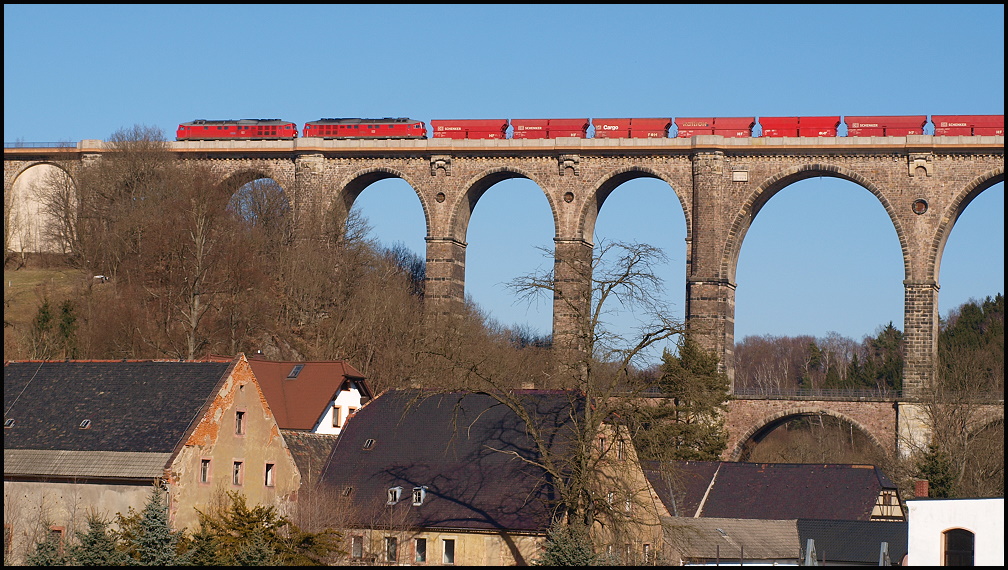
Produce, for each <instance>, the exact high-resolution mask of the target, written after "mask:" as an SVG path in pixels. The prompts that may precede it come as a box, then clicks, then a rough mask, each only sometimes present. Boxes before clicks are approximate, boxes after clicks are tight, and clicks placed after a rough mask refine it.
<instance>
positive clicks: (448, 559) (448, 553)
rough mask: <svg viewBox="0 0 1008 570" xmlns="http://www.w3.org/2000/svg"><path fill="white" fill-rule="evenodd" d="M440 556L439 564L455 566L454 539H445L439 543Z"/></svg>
mask: <svg viewBox="0 0 1008 570" xmlns="http://www.w3.org/2000/svg"><path fill="white" fill-rule="evenodd" d="M441 546H442V550H441V551H442V553H443V554H442V556H441V562H443V563H445V564H455V539H454V538H445V539H443V540H442V541H441Z"/></svg>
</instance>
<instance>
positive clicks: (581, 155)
mask: <svg viewBox="0 0 1008 570" xmlns="http://www.w3.org/2000/svg"><path fill="white" fill-rule="evenodd" d="M169 146H170V147H171V149H172V150H173V151H174V152H175V153H176V154H177V155H178V156H179V157H180V158H182V159H184V160H191V161H200V162H203V163H206V164H209V165H210V167H211V168H212V169H213V171H214V172H215V173H216V174H217V176H219V183H220V184H226V185H229V186H232V187H234V188H238V187H239V186H240V185H241V184H244V183H245V182H248V181H251V180H254V179H257V178H262V177H269V178H272V179H274V180H276V181H277V182H278V183H279V184H280V185H281V186H282V187H283V188H284V190H285V191H286V192H287V193H288V194H289V196H290V198H291V202H292V204H293V207H294V209H295V215H296V216H297V221H298V227H302V228H310V227H312V225H311V224H310V223H309V222H310V221H311V220H313V219H317V218H318V217H319V216H322V215H329V216H332V215H336V216H340V215H343V216H345V214H346V212H347V211H348V210H349V208H350V207H351V206H352V204H353V202H354V200H355V199H356V197H357V196H358V195H359V194H360V193H361V192H362V191H363V190H364V189H365V188H366V187H367V186H368V185H369V184H371V183H373V182H375V181H378V180H381V179H384V178H390V177H397V178H401V179H403V180H405V181H406V182H407V183H408V184H409V185H410V186H411V187H412V188H413V189H414V190H415V191H416V193H417V196H418V198H419V199H420V203H421V206H422V208H423V214H424V218H425V220H426V223H427V236H426V241H427V279H428V283H427V289H426V290H427V295H428V297H429V299H430V300H431V301H432V302H431V303H429V305H430V306H431V307H433V310H434V312H435V313H445V312H451V310H452V309H451V306H452V304H453V303H457V302H460V301H461V300H462V299H463V298H464V289H465V250H466V230H467V227H468V222H469V218H470V215H471V214H472V211H473V208H474V207H475V205H476V203H477V202H478V200H479V199H480V196H482V195H483V193H484V192H486V190H487V189H488V188H490V187H491V186H492V185H493V184H495V183H497V182H499V181H501V180H505V179H509V178H527V179H529V180H531V181H533V182H535V183H536V184H537V185H538V186H539V187H540V188H541V189H542V191H543V193H544V194H545V196H546V199H547V201H548V203H549V207H550V209H551V211H552V217H553V220H554V223H555V230H556V231H555V236H554V240H555V242H556V250H555V251H556V269H557V273H556V276H557V278H558V279H559V281H560V283H561V286H562V287H563V291H562V296H563V297H564V298H566V299H576V298H579V297H583V295H584V288H585V287H588V286H589V285H588V282H587V280H586V276H585V275H584V274H582V273H581V272H579V271H577V268H579V267H583V266H584V262H585V261H586V259H590V252H591V250H592V246H593V244H592V236H593V230H594V224H595V220H596V218H597V216H598V213H599V211H600V209H601V208H602V206H603V204H604V202H605V200H606V198H607V197H608V196H609V194H610V193H611V192H612V191H613V190H614V189H615V188H617V187H618V186H619V185H620V184H622V183H623V182H626V181H628V180H632V179H635V178H641V177H647V178H656V179H660V180H664V181H665V182H667V183H668V184H669V186H670V187H671V188H672V190H673V191H674V192H675V194H676V196H677V197H678V198H679V202H680V204H681V206H682V209H683V215H684V216H685V219H686V231H687V235H686V242H687V254H686V280H687V283H686V297H687V298H686V299H685V306H686V320H687V326H688V327H690V328H691V329H692V330H694V331H696V332H697V334H698V335H699V338H700V340H701V342H702V343H703V345H704V346H706V347H708V348H710V349H713V350H715V351H716V352H717V353H718V354H719V356H721V366H722V368H723V369H724V371H725V372H726V373H727V374H728V375H729V377H730V378H733V377H734V356H733V351H732V347H733V346H734V344H735V338H734V314H735V286H736V283H735V270H736V267H737V263H738V257H739V253H740V251H741V248H742V243H743V240H744V239H745V235H746V232H747V230H748V229H749V227H750V225H751V224H752V222H753V220H754V219H755V217H756V215H757V214H758V213H759V211H760V209H761V208H762V207H763V206H764V205H765V204H766V203H767V201H768V200H770V199H771V198H772V197H773V196H774V195H775V194H776V193H777V192H779V191H780V190H782V189H783V188H785V187H787V186H788V185H790V184H793V183H795V182H797V181H799V180H803V179H806V178H812V177H820V176H830V177H837V178H842V179H845V180H849V181H852V182H854V183H856V184H858V185H860V186H862V187H864V188H865V189H867V190H868V191H869V192H871V193H872V194H873V195H874V196H875V197H876V198H877V199H878V201H879V203H880V204H881V205H882V206H883V207H884V208H885V210H886V212H887V213H888V214H889V218H890V220H891V221H892V224H893V226H894V228H895V230H896V235H897V236H898V239H899V243H900V248H901V249H902V251H903V264H904V268H903V269H904V275H905V278H904V287H905V308H904V315H905V317H904V323H903V325H904V326H903V330H904V333H905V335H906V339H907V360H906V366H905V372H904V380H903V385H904V397H905V398H906V399H909V400H912V399H914V398H916V397H917V395H918V394H919V392H920V390H921V388H922V387H924V386H926V385H927V384H928V382H929V380H930V378H931V376H932V374H933V370H934V367H935V358H936V353H937V331H938V292H939V284H938V270H939V266H940V263H941V255H942V250H943V248H944V245H945V242H946V240H947V239H948V236H949V233H950V232H951V231H952V227H953V226H954V224H955V221H956V219H957V218H958V216H959V214H960V213H961V212H962V211H963V209H964V208H965V207H966V206H967V205H968V204H969V203H970V201H971V200H972V199H973V198H975V197H976V196H977V195H978V194H979V193H980V192H983V191H984V190H985V189H987V188H989V187H990V186H992V185H994V184H996V183H998V182H1002V181H1003V180H1004V137H1003V136H997V137H995V136H976V137H935V136H931V135H917V136H907V137H824V138H806V137H802V138H798V137H794V138H788V137H785V138H773V139H771V138H738V139H734V138H723V137H721V136H715V135H701V136H695V137H693V138H691V139H687V138H683V139H577V138H560V139H547V140H514V139H505V140H450V139H429V140H376V141H364V140H348V141H336V140H332V141H330V140H322V139H317V138H302V139H295V140H293V141H279V142H278V141H228V142H191V141H187V142H173V143H169ZM104 152H110V151H107V150H106V149H105V147H104V143H102V142H101V141H81V142H80V143H79V144H78V145H77V147H76V148H71V149H44V148H39V149H32V148H13V149H8V148H5V149H4V193H5V195H8V196H9V195H11V193H13V192H16V191H17V187H16V184H15V182H16V180H17V178H18V176H19V175H20V174H22V173H23V172H25V171H26V170H27V169H29V168H31V167H33V166H36V165H39V164H55V165H57V166H60V167H61V168H64V169H66V170H67V172H68V173H70V175H71V177H72V176H73V172H74V169H75V168H79V167H81V166H82V165H86V164H89V163H91V162H93V161H94V160H99V159H100V157H101V155H102V153H104ZM807 215H809V216H829V215H830V212H828V211H819V212H808V214H807ZM553 311H554V316H553V332H554V339H555V342H557V343H559V344H560V345H564V344H566V345H572V343H575V341H576V337H577V334H576V331H577V329H578V327H577V325H576V323H575V322H572V320H573V319H575V318H576V317H575V315H576V314H577V312H578V311H574V310H571V305H569V304H568V303H561V302H556V300H555V302H554V306H553ZM572 346H573V345H572ZM880 441H881V439H880Z"/></svg>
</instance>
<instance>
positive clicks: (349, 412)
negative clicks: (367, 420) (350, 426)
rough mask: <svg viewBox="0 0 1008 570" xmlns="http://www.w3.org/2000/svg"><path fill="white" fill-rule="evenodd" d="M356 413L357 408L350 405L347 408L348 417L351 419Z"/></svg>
mask: <svg viewBox="0 0 1008 570" xmlns="http://www.w3.org/2000/svg"><path fill="white" fill-rule="evenodd" d="M356 413H357V408H353V407H348V408H347V413H346V419H348V420H349V419H350V418H351V417H352V416H353V415H354V414H356Z"/></svg>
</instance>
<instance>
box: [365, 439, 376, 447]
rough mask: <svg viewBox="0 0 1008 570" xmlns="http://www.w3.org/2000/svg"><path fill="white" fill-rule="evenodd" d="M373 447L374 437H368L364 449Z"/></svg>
mask: <svg viewBox="0 0 1008 570" xmlns="http://www.w3.org/2000/svg"><path fill="white" fill-rule="evenodd" d="M372 447H374V440H373V439H367V440H365V441H364V449H371V448H372Z"/></svg>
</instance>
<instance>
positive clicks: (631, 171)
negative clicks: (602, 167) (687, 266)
mask: <svg viewBox="0 0 1008 570" xmlns="http://www.w3.org/2000/svg"><path fill="white" fill-rule="evenodd" d="M638 178H653V179H656V180H661V181H663V182H665V183H666V184H668V185H669V188H670V189H671V190H672V193H673V194H675V196H676V198H678V199H679V206H680V207H682V211H683V216H684V217H685V219H686V240H687V241H689V240H690V239H691V238H692V233H693V218H692V209H691V208H690V206H689V204H688V202H687V200H686V198H685V197H684V196H683V195H682V194H681V189H678V188H677V187H676V185H675V184H673V183H672V179H671V178H670V177H669V176H667V175H665V174H663V173H661V172H659V171H658V170H655V169H654V168H650V167H648V166H640V165H635V166H622V167H619V168H616V169H613V170H610V171H607V172H605V173H604V174H603V175H602V176H601V177H600V180H599V182H598V184H596V185H595V187H594V188H593V189H591V191H590V192H591V193H590V194H589V195H588V196H587V197H586V198H585V200H584V202H583V203H582V205H581V211H580V212H578V214H577V220H578V222H577V237H579V238H580V239H581V240H583V241H585V242H586V243H594V241H593V235H594V233H595V221H596V219H597V218H598V213H599V212H600V211H601V210H602V205H603V204H604V203H605V201H606V199H607V198H608V197H609V195H610V194H612V193H613V192H614V191H615V190H616V188H618V187H620V186H622V185H623V184H624V183H626V182H629V181H631V180H636V179H638Z"/></svg>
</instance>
